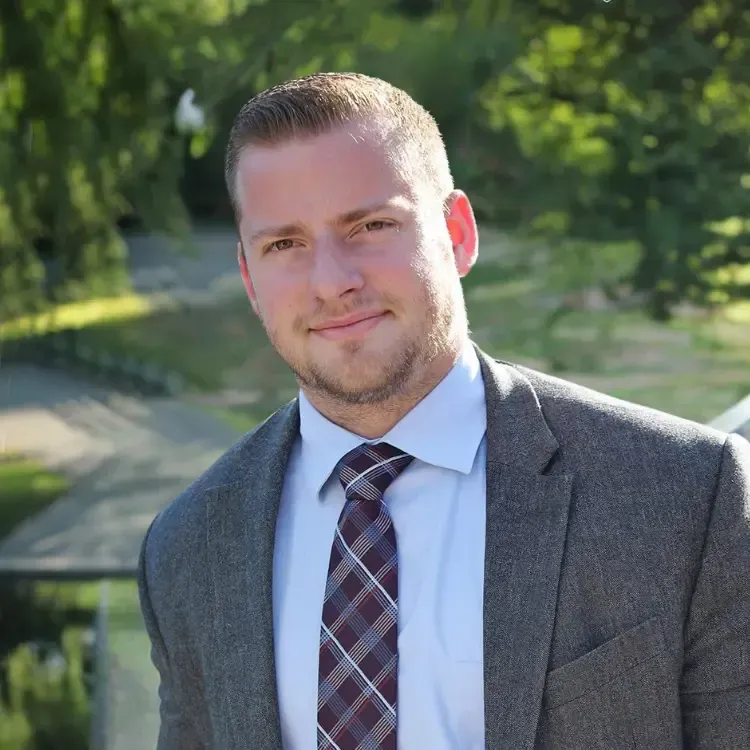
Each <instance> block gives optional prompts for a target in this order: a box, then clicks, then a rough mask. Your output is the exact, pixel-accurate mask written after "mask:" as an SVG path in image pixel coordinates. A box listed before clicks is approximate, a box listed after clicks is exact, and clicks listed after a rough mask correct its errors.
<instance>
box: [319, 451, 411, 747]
mask: <svg viewBox="0 0 750 750" xmlns="http://www.w3.org/2000/svg"><path fill="white" fill-rule="evenodd" d="M412 460H413V456H410V455H408V454H407V453H403V452H402V451H400V450H398V449H397V448H394V447H393V446H392V445H389V444H388V443H377V444H375V445H371V444H368V443H364V444H363V445H360V446H359V447H358V448H355V449H354V450H353V451H351V452H350V453H347V454H346V456H344V458H343V459H342V461H341V463H340V464H339V479H340V480H341V484H342V485H343V487H344V492H345V493H346V504H345V505H344V509H343V511H342V512H341V516H340V518H339V522H338V526H337V527H336V535H335V537H334V541H333V548H332V550H331V562H330V565H329V567H328V582H327V584H326V591H325V599H324V602H323V624H322V627H321V631H320V669H319V673H318V750H396V685H397V676H398V651H397V640H398V565H397V563H398V557H397V551H396V535H395V533H394V530H393V523H392V522H391V517H390V515H389V513H388V509H387V508H386V506H385V503H384V502H383V493H384V492H385V491H386V489H387V488H388V486H389V485H390V483H391V482H392V481H393V480H394V479H395V478H396V477H397V476H398V475H399V474H400V473H401V472H402V471H403V470H404V469H405V468H406V467H407V466H408V465H409V464H410V463H411V461H412Z"/></svg>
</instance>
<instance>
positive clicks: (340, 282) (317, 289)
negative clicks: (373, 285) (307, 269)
mask: <svg viewBox="0 0 750 750" xmlns="http://www.w3.org/2000/svg"><path fill="white" fill-rule="evenodd" d="M310 283H311V286H312V289H313V292H314V294H315V295H316V296H317V297H318V298H319V299H321V300H323V301H325V300H331V299H337V298H339V297H343V296H344V295H346V294H347V293H348V292H354V291H358V290H359V289H361V288H362V286H363V283H364V280H363V278H362V274H361V272H360V270H359V268H358V266H357V262H356V259H355V258H354V257H352V251H351V250H348V249H347V248H346V247H344V246H343V243H341V242H340V241H337V240H336V239H327V240H323V241H320V242H318V243H317V244H316V247H315V252H314V253H313V267H312V273H311V280H310Z"/></svg>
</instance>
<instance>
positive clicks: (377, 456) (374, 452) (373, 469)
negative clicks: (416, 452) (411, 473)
mask: <svg viewBox="0 0 750 750" xmlns="http://www.w3.org/2000/svg"><path fill="white" fill-rule="evenodd" d="M413 460H414V456H410V455H409V454H408V453H404V452H403V451H401V450H399V449H398V448H394V447H393V446H392V445H390V444H389V443H375V444H372V443H362V445H358V446H357V447H356V448H355V449H354V450H352V451H349V453H347V454H346V455H345V456H344V457H343V458H342V459H341V463H340V464H339V480H340V481H341V484H342V486H343V487H344V492H345V494H346V499H347V500H370V501H379V500H382V498H383V494H384V493H385V491H386V490H387V489H388V486H389V485H390V483H391V482H392V481H393V480H394V479H395V478H396V477H397V476H398V475H399V474H400V473H401V472H402V471H403V470H404V469H405V468H406V467H407V466H408V465H409V464H410V463H411V462H412V461H413Z"/></svg>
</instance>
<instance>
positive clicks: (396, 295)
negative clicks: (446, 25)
mask: <svg viewBox="0 0 750 750" xmlns="http://www.w3.org/2000/svg"><path fill="white" fill-rule="evenodd" d="M226 179H227V187H228V190H229V193H230V196H231V198H232V203H233V205H234V209H235V214H236V218H237V224H238V228H239V232H240V238H241V242H240V246H239V261H240V267H241V270H242V274H243V278H244V280H245V285H246V288H247V292H248V296H249V297H250V301H251V303H252V306H253V309H254V310H255V312H256V313H257V314H258V315H259V317H260V319H261V321H262V322H263V325H264V327H265V329H266V331H267V333H268V336H269V338H270V340H271V342H272V344H273V345H274V347H275V348H276V349H277V351H278V352H279V354H280V355H281V357H282V358H283V359H284V360H285V361H286V362H287V363H288V364H289V366H290V367H291V368H292V369H293V370H294V372H295V373H296V375H297V377H298V379H299V381H300V384H301V385H302V387H303V388H305V389H306V391H308V393H309V394H310V395H313V394H314V395H316V396H318V397H319V398H321V399H328V400H332V401H334V402H336V403H338V404H360V405H366V404H369V405H372V404H381V403H387V402H389V401H391V400H393V399H399V398H400V397H403V398H408V395H409V394H410V393H411V392H413V391H414V390H415V389H419V388H420V387H421V386H423V385H424V384H425V383H426V382H429V381H430V380H435V377H436V376H437V379H438V380H439V379H440V377H442V375H444V374H445V372H446V371H447V369H446V363H449V364H448V365H447V366H449V365H450V363H452V361H453V360H454V359H455V356H456V353H457V351H458V349H459V348H460V347H461V345H462V344H463V342H464V341H465V339H466V336H467V332H468V331H467V322H466V313H465V309H464V302H463V295H462V291H461V285H460V277H461V276H463V275H465V274H466V273H468V271H469V270H470V268H471V266H472V265H473V263H474V261H475V259H476V253H477V232H476V225H475V223H474V217H473V214H472V210H471V206H470V204H469V202H468V199H467V198H466V196H465V195H464V194H463V193H461V192H459V191H456V190H454V189H453V181H452V178H451V174H450V168H449V165H448V159H447V156H446V153H445V147H444V145H443V142H442V139H441V136H440V132H439V130H438V128H437V125H436V124H435V121H434V120H433V118H432V117H431V116H430V115H429V114H428V113H427V112H426V111H425V110H424V109H423V108H422V107H421V106H420V105H418V104H417V103H416V102H415V101H414V100H413V99H411V98H410V97H409V96H408V95H407V94H406V93H404V92H403V91H401V90H399V89H397V88H395V87H393V86H391V85H390V84H387V83H385V82H384V81H381V80H378V79H374V78H369V77H367V76H363V75H358V74H353V73H346V74H319V75H314V76H309V77H306V78H302V79H298V80H294V81H289V82H287V83H283V84H281V85H279V86H275V87H273V88H271V89H268V90H267V91H264V92H262V93H261V94H259V95H258V96H256V97H254V98H253V99H251V100H250V101H249V102H248V103H247V104H246V105H245V106H244V107H243V108H242V110H241V111H240V113H239V115H238V116H237V118H236V120H235V123H234V126H233V128H232V132H231V135H230V140H229V146H228V148H227V157H226ZM363 317H364V318H367V319H366V320H361V319H362V318H363ZM352 321H355V322H354V323H353V324H351V325H343V324H346V323H351V322H352ZM356 321H360V322H356Z"/></svg>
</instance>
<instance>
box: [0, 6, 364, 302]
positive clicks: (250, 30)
mask: <svg viewBox="0 0 750 750" xmlns="http://www.w3.org/2000/svg"><path fill="white" fill-rule="evenodd" d="M376 6H377V3H376V2H374V1H371V0H368V1H367V2H358V3H356V4H355V3H354V2H353V1H349V0H343V1H341V0H315V2H304V1H303V0H288V1H287V2H284V3H275V2H273V3H272V2H269V1H268V0H266V1H265V2H264V1H263V0H260V1H259V0H231V1H230V0H191V1H190V2H187V3H186V2H184V0H129V1H128V2H125V1H124V0H57V2H49V0H8V2H4V3H0V177H2V179H1V180H0V264H1V265H0V310H2V311H3V312H4V314H6V315H8V314H14V313H18V312H20V311H22V310H26V309H29V308H30V307H33V306H35V305H40V304H42V303H43V301H44V300H45V299H46V298H47V297H48V294H49V293H52V291H54V294H55V295H56V296H58V297H59V296H60V295H63V296H71V295H72V296H77V295H81V294H90V293H96V292H97V291H104V290H113V289H117V288H120V287H122V286H123V285H126V284H127V278H126V274H125V272H124V269H125V264H124V261H125V248H124V245H123V242H122V240H121V238H120V236H119V234H118V232H117V221H118V219H119V218H121V217H122V216H124V215H128V214H136V215H138V216H139V217H140V218H141V219H143V220H144V221H145V223H146V225H147V226H148V227H150V228H153V229H165V230H167V231H170V232H172V233H180V232H181V231H184V230H185V228H186V226H187V217H186V213H185V211H184V207H183V205H182V202H181V200H180V196H179V191H178V182H179V178H180V175H181V173H182V169H183V165H184V159H185V156H186V146H185V138H184V137H183V136H182V135H181V134H180V133H178V132H177V131H176V129H175V127H174V124H173V116H174V109H175V105H176V103H177V101H178V99H179V97H180V95H181V94H182V93H183V91H184V90H185V89H186V88H188V87H191V88H193V89H195V90H196V92H197V94H198V100H199V102H200V103H201V104H203V105H204V106H205V107H206V108H207V110H208V111H209V113H210V112H211V111H212V108H213V107H215V106H217V105H218V104H219V103H220V102H221V101H223V100H224V99H226V98H227V97H230V96H231V95H232V94H234V93H235V92H237V91H240V90H243V89H245V90H248V91H251V90H252V89H254V88H257V87H262V86H263V85H265V84H266V83H267V82H269V81H271V80H273V79H274V78H275V77H284V76H287V75H290V74H297V73H299V72H304V71H305V70H315V69H318V67H319V66H320V65H322V64H325V63H326V61H327V60H328V59H329V58H330V57H331V55H341V54H344V53H345V52H346V45H347V44H349V43H350V40H351V39H353V38H356V31H357V29H358V28H359V26H360V25H361V23H362V21H363V20H365V19H367V17H368V16H369V14H370V13H371V12H372V10H373V8H374V7H376ZM215 127H216V123H215V121H210V122H209V125H208V126H207V128H206V129H205V130H203V131H201V132H199V133H196V134H193V135H192V137H191V142H190V149H191V151H192V153H193V155H200V153H202V152H203V151H204V150H205V149H206V148H207V147H208V145H209V144H210V143H211V139H212V136H213V133H214V130H215ZM45 290H46V292H47V293H48V294H44V291H45Z"/></svg>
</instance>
